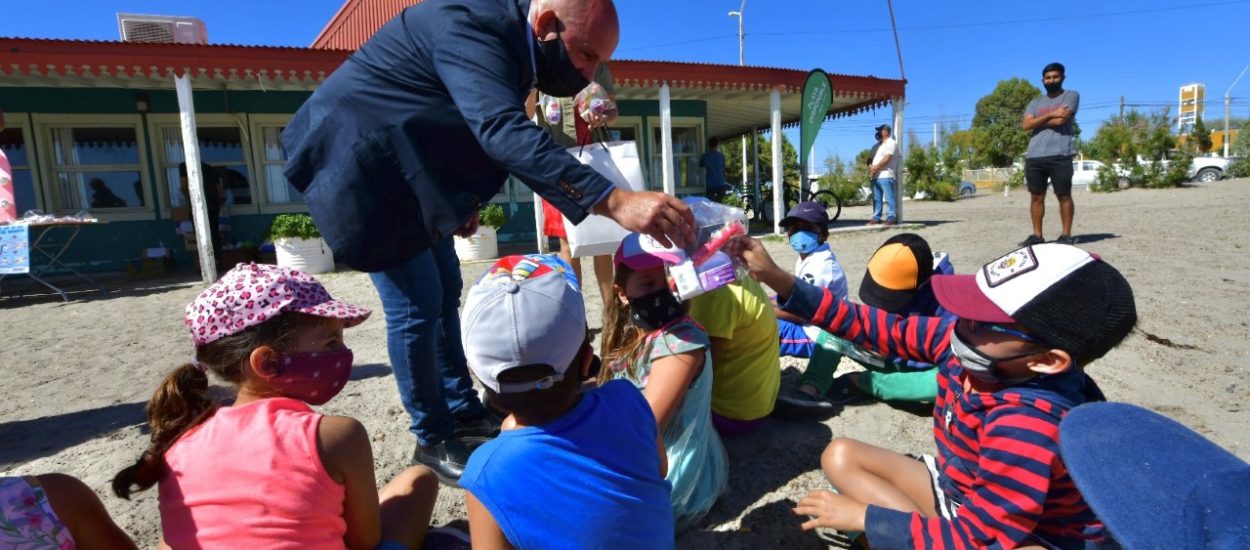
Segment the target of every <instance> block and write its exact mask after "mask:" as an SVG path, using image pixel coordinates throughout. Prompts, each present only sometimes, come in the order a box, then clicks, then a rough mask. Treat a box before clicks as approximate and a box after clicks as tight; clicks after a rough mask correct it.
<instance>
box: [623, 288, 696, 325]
mask: <svg viewBox="0 0 1250 550" xmlns="http://www.w3.org/2000/svg"><path fill="white" fill-rule="evenodd" d="M685 314H686V310H685V309H684V308H682V307H681V302H678V301H677V297H676V296H673V293H672V292H671V291H669V290H668V289H667V288H661V289H659V290H657V291H655V292H651V293H648V294H643V295H642V296H639V297H637V298H630V299H629V319H630V321H632V322H633V323H634V324H635V325H637V326H638V328H641V329H643V330H655V329H658V328H661V327H663V326H664V325H667V324H668V323H669V322H671V321H673V320H675V319H680V318H681V317H682V316H683V315H685Z"/></svg>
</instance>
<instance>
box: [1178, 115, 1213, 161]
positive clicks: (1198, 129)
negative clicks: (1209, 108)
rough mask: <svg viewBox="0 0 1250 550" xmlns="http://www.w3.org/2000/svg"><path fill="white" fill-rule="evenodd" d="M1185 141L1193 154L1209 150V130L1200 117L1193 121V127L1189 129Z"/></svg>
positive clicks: (1201, 153) (1210, 143) (1204, 152)
mask: <svg viewBox="0 0 1250 550" xmlns="http://www.w3.org/2000/svg"><path fill="white" fill-rule="evenodd" d="M1185 141H1186V142H1187V143H1186V145H1188V146H1189V148H1190V150H1191V151H1193V152H1194V154H1198V155H1203V154H1206V153H1207V152H1208V151H1210V150H1211V145H1212V142H1211V130H1208V129H1207V124H1206V123H1205V122H1203V121H1202V117H1198V119H1197V120H1195V121H1194V127H1193V128H1191V129H1190V130H1189V136H1187V139H1186V140H1185Z"/></svg>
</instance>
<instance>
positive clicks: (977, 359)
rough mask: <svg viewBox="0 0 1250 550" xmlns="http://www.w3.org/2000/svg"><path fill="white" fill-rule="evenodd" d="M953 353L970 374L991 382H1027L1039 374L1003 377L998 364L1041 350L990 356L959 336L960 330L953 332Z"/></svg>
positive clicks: (1037, 352)
mask: <svg viewBox="0 0 1250 550" xmlns="http://www.w3.org/2000/svg"><path fill="white" fill-rule="evenodd" d="M951 353H953V354H955V357H956V358H957V359H959V364H960V365H961V366H963V368H964V370H965V371H967V372H968V376H971V377H973V378H976V379H977V380H979V381H981V382H985V383H989V384H1000V385H1005V386H1012V385H1015V384H1020V383H1022V382H1027V381H1028V380H1030V379H1032V378H1033V377H1034V376H1037V375H1036V374H1030V375H1028V376H1022V377H1018V378H1003V377H1001V376H999V374H998V368H997V367H998V365H999V364H1000V363H1004V362H1007V361H1011V360H1013V359H1020V358H1021V357H1029V356H1032V355H1037V354H1039V353H1041V352H1039V351H1030V352H1028V353H1022V354H1020V355H1012V356H1010V357H999V358H994V357H990V356H988V355H986V354H984V353H981V352H980V350H978V349H977V348H975V347H973V346H971V345H969V344H968V343H967V342H964V340H963V338H961V337H960V336H959V331H958V330H956V331H953V332H952V333H951Z"/></svg>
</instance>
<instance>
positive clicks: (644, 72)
mask: <svg viewBox="0 0 1250 550" xmlns="http://www.w3.org/2000/svg"><path fill="white" fill-rule="evenodd" d="M0 51H3V52H5V55H4V58H3V60H2V61H0V86H12V87H87V88H133V89H166V88H168V89H172V88H173V76H175V75H178V74H183V73H187V74H189V75H191V81H192V85H193V86H194V87H195V88H199V89H217V90H220V89H229V90H272V91H311V90H314V89H316V88H317V86H319V85H320V84H321V82H322V81H324V80H325V79H326V77H327V76H329V75H330V73H332V72H334V69H336V68H337V67H338V66H339V65H340V64H341V63H342V62H343V61H344V60H345V59H347V56H348V55H351V52H350V51H346V50H328V49H320V48H289V47H272V46H240V45H228V44H226V45H218V44H210V45H196V44H144V43H131V42H113V41H91V40H55V39H38V38H0ZM611 66H612V73H613V77H614V78H615V79H616V88H617V95H618V97H619V98H620V99H638V100H648V101H654V100H655V99H656V98H657V97H658V96H659V89H660V86H661V85H663V84H664V83H668V85H669V87H670V90H671V93H672V97H673V99H697V100H702V101H706V102H707V109H708V129H707V131H708V135H709V136H717V137H729V136H735V135H740V134H744V133H747V132H749V131H750V130H751V128H755V127H763V126H767V125H768V101H769V97H768V96H769V93H770V91H771V90H773V89H778V90H780V92H781V96H782V120H783V121H784V125H787V126H788V125H792V124H795V123H797V121H798V116H799V112H800V106H799V102H800V94H801V88H802V86H803V81H804V79H805V78H806V76H807V72H806V71H800V70H794V69H780V68H774V67H752V66H747V67H740V66H737V65H714V64H706V63H678V62H673V61H638V60H620V61H613V62H612V65H611ZM829 78H830V80H831V81H832V84H833V93H834V100H833V104H832V105H831V106H830V108H829V117H830V118H836V117H841V116H849V115H852V114H855V113H859V112H862V111H864V110H869V109H875V108H877V107H882V106H885V105H888V104H889V102H890V100H891V99H892V98H900V97H903V95H904V88H905V86H906V81H903V80H894V79H886V78H877V77H872V76H853V75H842V74H830V75H829Z"/></svg>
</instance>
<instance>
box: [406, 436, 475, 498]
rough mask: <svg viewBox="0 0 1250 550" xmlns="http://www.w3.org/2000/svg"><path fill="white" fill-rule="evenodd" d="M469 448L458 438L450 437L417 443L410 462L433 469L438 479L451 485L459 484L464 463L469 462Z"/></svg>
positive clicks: (456, 485)
mask: <svg viewBox="0 0 1250 550" xmlns="http://www.w3.org/2000/svg"><path fill="white" fill-rule="evenodd" d="M469 454H471V453H470V451H469V448H468V446H466V445H465V444H464V442H463V441H461V440H460V439H458V438H455V437H452V438H451V439H448V440H446V441H440V442H438V443H435V444H433V445H428V446H427V445H421V444H419V443H418V444H417V448H416V449H415V450H413V452H412V463H413V464H420V465H422V466H425V467H427V468H429V469H431V470H433V471H434V475H435V476H437V477H438V480H439V481H441V482H443V483H444V484H446V485H448V486H451V487H459V486H460V476H461V475H462V474H464V465H465V464H467V463H468V462H469Z"/></svg>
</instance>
